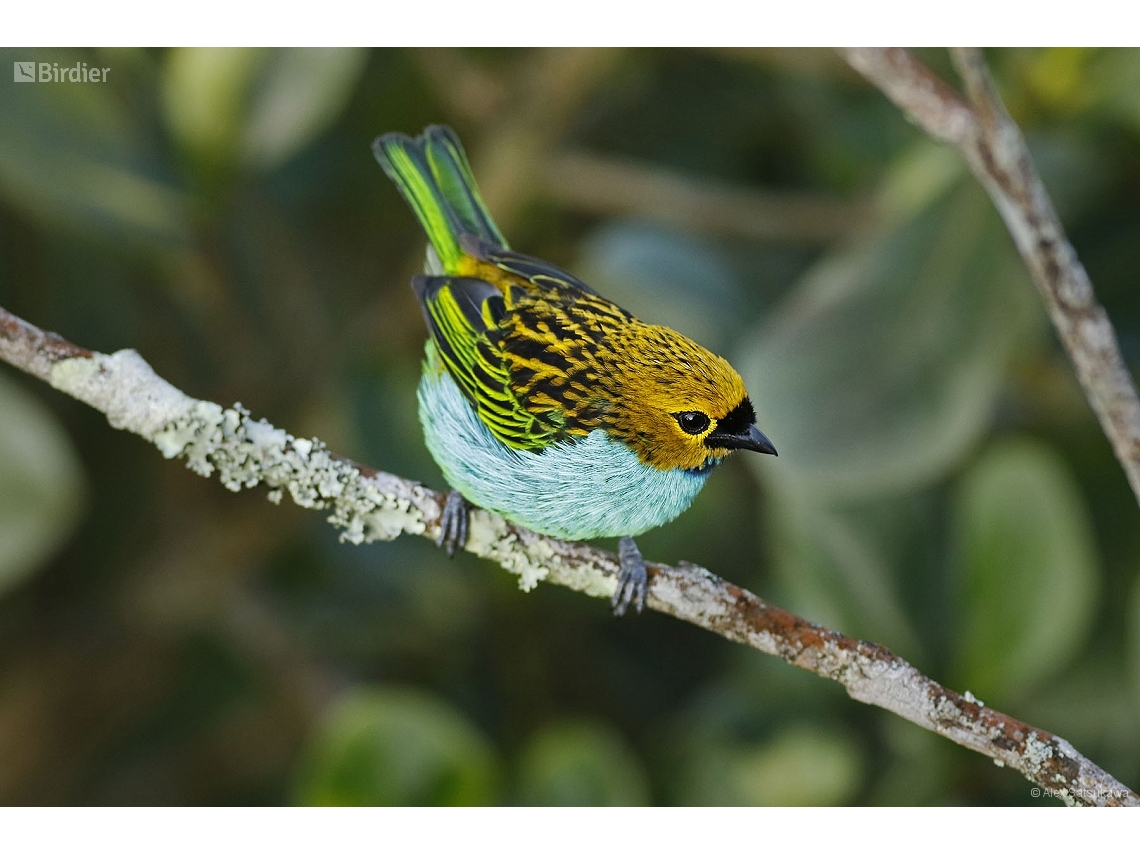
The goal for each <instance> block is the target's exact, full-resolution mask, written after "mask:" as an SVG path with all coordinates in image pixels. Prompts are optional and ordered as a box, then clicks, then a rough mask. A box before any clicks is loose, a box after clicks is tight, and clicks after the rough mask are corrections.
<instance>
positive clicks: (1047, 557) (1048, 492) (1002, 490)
mask: <svg viewBox="0 0 1140 855" xmlns="http://www.w3.org/2000/svg"><path fill="white" fill-rule="evenodd" d="M957 509H958V511H957V515H958V518H957V532H958V543H959V554H960V568H959V578H960V583H961V600H962V610H963V618H962V623H963V632H962V638H961V644H960V648H959V655H958V669H957V670H958V680H959V684H960V686H961V687H962V688H969V689H970V690H971V691H973V692H974V693H976V694H977V695H979V696H980V697H982V698H983V699H987V700H988V699H991V698H992V699H993V700H994V701H995V702H996V701H1001V700H1003V699H1007V698H1012V697H1015V696H1017V695H1018V694H1020V693H1022V692H1024V691H1025V690H1027V689H1029V688H1031V687H1032V686H1033V685H1034V684H1036V683H1038V682H1039V681H1041V680H1042V679H1043V678H1045V677H1047V676H1048V675H1049V674H1050V673H1052V672H1054V671H1055V670H1056V669H1057V668H1058V667H1059V666H1061V665H1063V664H1064V663H1065V662H1066V661H1067V660H1068V659H1070V658H1071V657H1072V655H1073V654H1074V653H1075V652H1076V651H1077V648H1078V646H1079V645H1080V643H1081V641H1082V640H1083V638H1084V636H1085V633H1086V631H1087V630H1088V629H1089V625H1090V621H1091V619H1092V616H1093V611H1094V609H1095V606H1096V595H1097V583H1098V579H1099V572H1098V568H1097V561H1096V553H1095V549H1094V545H1093V535H1092V530H1091V527H1090V524H1089V519H1088V513H1087V511H1086V509H1085V504H1084V501H1083V499H1082V497H1081V494H1080V491H1079V489H1078V487H1077V485H1076V483H1075V482H1074V480H1073V478H1072V476H1071V475H1070V474H1069V471H1068V469H1067V468H1066V466H1065V464H1064V462H1063V461H1062V460H1061V458H1060V457H1059V455H1058V454H1057V453H1056V452H1055V451H1053V450H1052V449H1051V448H1050V447H1049V446H1047V445H1044V444H1042V443H1040V442H1037V441H1034V440H1028V439H1011V440H1005V441H1002V442H1000V443H998V444H997V445H995V446H994V447H993V448H991V449H990V450H989V451H988V452H987V453H986V455H985V456H984V457H983V458H982V459H981V460H979V461H978V462H977V463H976V464H975V465H974V466H973V467H972V468H971V469H970V471H969V472H968V473H967V474H966V476H965V478H964V479H963V482H962V484H961V487H960V490H959V495H958V501H957Z"/></svg>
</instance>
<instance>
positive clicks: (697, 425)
mask: <svg viewBox="0 0 1140 855" xmlns="http://www.w3.org/2000/svg"><path fill="white" fill-rule="evenodd" d="M674 418H676V419H677V424H679V425H680V426H681V430H683V431H684V432H685V433H691V434H694V435H696V434H699V433H704V432H705V431H706V430H708V427H709V417H708V416H706V415H705V414H704V413H698V412H696V411H695V410H694V411H690V412H687V413H677V414H676V416H674Z"/></svg>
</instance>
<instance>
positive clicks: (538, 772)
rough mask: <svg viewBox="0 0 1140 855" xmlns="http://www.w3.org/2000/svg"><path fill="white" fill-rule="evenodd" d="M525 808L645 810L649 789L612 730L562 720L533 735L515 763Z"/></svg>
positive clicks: (636, 762) (638, 764)
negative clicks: (628, 808) (556, 806)
mask: <svg viewBox="0 0 1140 855" xmlns="http://www.w3.org/2000/svg"><path fill="white" fill-rule="evenodd" d="M518 800H519V802H520V803H522V804H525V805H579V806H589V805H595V806H610V805H626V806H635V805H646V804H649V786H648V784H647V782H646V778H645V772H644V770H643V769H642V766H641V762H640V761H639V760H638V758H637V755H636V754H635V753H634V752H633V750H632V749H631V748H630V747H629V745H627V744H626V742H625V740H624V739H623V738H622V737H621V735H620V734H619V733H617V732H616V731H615V730H613V728H611V727H609V726H607V725H605V724H601V723H594V722H585V721H566V722H560V723H557V724H553V725H549V726H547V727H545V728H543V729H542V730H540V731H539V732H538V733H536V734H534V735H533V736H532V737H531V739H530V740H529V742H528V743H527V745H526V748H524V749H523V753H522V757H521V759H520V760H519V783H518Z"/></svg>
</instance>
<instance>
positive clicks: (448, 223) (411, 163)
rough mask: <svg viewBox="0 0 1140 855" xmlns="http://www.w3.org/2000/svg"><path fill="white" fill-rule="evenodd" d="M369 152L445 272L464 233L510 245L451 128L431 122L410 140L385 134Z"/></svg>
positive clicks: (453, 261) (458, 253)
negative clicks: (374, 156)
mask: <svg viewBox="0 0 1140 855" xmlns="http://www.w3.org/2000/svg"><path fill="white" fill-rule="evenodd" d="M372 153H373V154H375V155H376V159H377V160H378V161H380V165H381V166H382V167H383V168H384V171H385V172H386V173H387V174H388V177H389V178H391V179H392V181H393V182H395V184H396V187H398V188H399V190H400V193H401V194H402V195H403V197H404V198H405V199H406V200H407V201H408V204H409V205H410V206H411V208H412V211H413V212H415V215H416V218H417V219H419V221H420V224H421V225H422V226H423V227H424V231H425V232H427V236H428V240H430V241H431V245H432V246H433V247H435V251H436V254H437V255H438V256H439V259H440V261H442V262H443V268H444V270H445V271H447V272H449V273H450V272H454V271H455V269H456V265H457V263H458V261H459V259H460V257H461V256H462V254H463V250H462V248H461V247H460V241H459V238H460V235H462V234H464V233H466V234H470V235H474V236H475V237H477V238H481V239H482V240H484V241H486V242H489V243H491V244H493V245H494V246H497V247H501V248H503V249H508V248H509V247H508V246H507V242H506V240H504V239H503V236H502V234H501V233H500V232H499V229H498V227H497V226H496V225H495V221H494V220H492V219H491V215H490V214H489V213H487V208H486V206H485V205H484V204H483V199H482V197H480V195H479V188H478V187H476V186H475V176H474V175H472V174H471V166H470V165H469V164H468V163H467V155H466V154H464V152H463V145H462V144H461V143H460V142H459V137H457V136H456V135H455V131H453V130H452V129H451V128H449V127H447V126H445V125H431V126H430V127H428V128H426V129H425V130H424V132H423V133H422V134H421V135H420V136H418V137H416V138H415V139H413V138H412V137H409V136H408V135H407V134H384V136H382V137H377V138H376V141H375V142H373V143H372Z"/></svg>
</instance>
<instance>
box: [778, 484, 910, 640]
mask: <svg viewBox="0 0 1140 855" xmlns="http://www.w3.org/2000/svg"><path fill="white" fill-rule="evenodd" d="M769 510H770V513H771V516H772V518H773V521H774V524H773V525H772V526H770V529H771V530H772V531H773V532H774V546H773V551H774V555H775V558H776V566H777V568H778V572H779V575H780V581H781V584H782V587H783V589H784V590H785V591H786V592H787V595H788V597H789V600H790V603H789V605H790V607H791V608H793V609H794V610H795V611H796V612H798V613H800V614H803V615H804V616H806V617H807V618H809V619H810V620H814V621H816V622H818V623H822V624H824V625H826V626H829V627H832V628H834V629H838V630H839V631H841V632H845V633H848V634H850V635H857V636H861V637H864V638H871V639H874V640H875V641H876V642H878V643H880V644H886V645H888V646H889V647H890V648H891V649H892V650H894V651H896V652H897V653H899V654H900V655H902V656H905V657H907V658H909V659H911V660H920V659H921V658H922V656H923V653H924V651H923V649H922V646H921V643H920V641H919V638H918V636H917V634H916V633H915V630H914V627H913V625H912V623H911V620H910V618H909V617H908V616H907V613H906V610H905V609H904V608H903V604H902V601H901V599H900V597H899V594H898V591H897V590H896V586H895V584H894V571H893V568H892V560H891V559H892V557H893V556H892V555H891V553H890V551H889V550H888V544H889V542H890V541H891V539H892V535H893V532H892V531H890V528H891V526H890V521H887V523H885V524H884V523H880V524H878V525H873V524H869V523H867V521H865V520H860V519H859V518H858V517H857V516H855V515H853V514H852V513H850V511H849V510H848V509H840V508H828V507H825V506H822V505H820V504H813V503H810V502H805V501H802V500H798V499H797V498H796V497H795V496H794V495H788V496H786V497H784V498H782V499H781V500H780V501H778V502H777V503H775V505H774V506H773V507H772V508H770V509H769Z"/></svg>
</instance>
